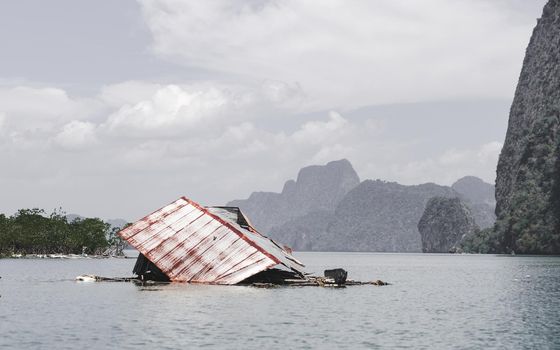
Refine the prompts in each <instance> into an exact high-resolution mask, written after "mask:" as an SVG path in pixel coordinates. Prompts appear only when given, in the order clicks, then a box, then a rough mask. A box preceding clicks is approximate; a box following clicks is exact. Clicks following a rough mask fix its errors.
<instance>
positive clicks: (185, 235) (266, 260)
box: [119, 197, 306, 284]
mask: <svg viewBox="0 0 560 350" xmlns="http://www.w3.org/2000/svg"><path fill="white" fill-rule="evenodd" d="M119 235H120V236H121V237H122V238H123V239H124V240H125V241H127V242H128V243H129V244H130V245H131V246H133V247H134V248H136V249H137V250H138V251H139V252H140V255H139V256H138V260H137V261H136V265H135V266H134V270H133V272H134V273H135V274H137V275H138V276H139V278H140V279H142V280H155V281H172V282H191V283H212V284H238V283H255V282H257V283H262V282H265V283H281V282H282V281H285V280H290V279H299V280H305V278H306V277H305V272H304V270H303V268H304V265H303V264H302V263H301V262H299V261H298V260H297V259H296V258H294V257H293V256H292V255H291V254H290V252H289V249H288V248H283V247H281V246H280V245H279V244H277V243H276V242H274V241H273V240H271V239H270V238H268V237H266V236H264V235H262V234H260V233H259V232H258V231H257V230H256V229H255V228H254V227H253V226H252V225H251V222H250V221H249V220H248V219H247V218H246V217H245V215H243V213H242V212H241V210H240V209H239V208H237V207H203V206H201V205H200V204H198V203H196V202H194V201H192V200H190V199H188V198H185V197H181V198H179V199H178V200H176V201H175V202H173V203H171V204H169V205H167V206H165V207H163V208H161V209H159V210H156V211H155V212H153V213H152V214H149V215H148V216H146V217H144V218H143V219H141V220H139V221H137V222H135V223H134V224H133V225H131V226H128V227H127V228H125V229H123V230H121V231H120V232H119Z"/></svg>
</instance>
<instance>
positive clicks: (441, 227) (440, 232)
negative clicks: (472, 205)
mask: <svg viewBox="0 0 560 350" xmlns="http://www.w3.org/2000/svg"><path fill="white" fill-rule="evenodd" d="M478 229H479V228H478V226H477V225H476V223H475V219H474V217H473V215H472V214H471V211H470V209H469V207H468V206H467V205H466V204H465V203H464V202H463V201H462V200H461V199H460V198H445V197H434V198H431V199H430V200H429V201H428V203H427V205H426V210H425V211H424V214H423V215H422V217H421V218H420V221H419V222H418V231H419V232H420V236H421V239H422V251H423V252H424V253H447V252H449V251H451V250H452V248H455V247H456V246H457V244H458V243H459V242H460V241H461V239H462V238H464V237H467V236H470V235H473V234H474V233H475V232H476V231H477V230H478Z"/></svg>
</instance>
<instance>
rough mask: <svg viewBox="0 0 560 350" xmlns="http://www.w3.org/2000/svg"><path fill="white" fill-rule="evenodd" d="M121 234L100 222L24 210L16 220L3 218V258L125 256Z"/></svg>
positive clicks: (0, 250) (0, 253)
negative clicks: (78, 255)
mask: <svg viewBox="0 0 560 350" xmlns="http://www.w3.org/2000/svg"><path fill="white" fill-rule="evenodd" d="M119 230H120V227H114V226H111V224H109V223H107V222H105V221H103V220H101V219H99V218H82V217H76V218H74V219H71V220H69V218H68V217H67V215H66V214H65V213H64V212H63V211H62V210H54V211H53V212H52V213H50V214H47V213H46V211H45V210H43V209H38V208H34V209H20V210H18V211H17V212H16V213H15V214H14V215H12V216H6V215H4V214H0V257H23V256H44V255H69V254H81V255H104V256H122V255H123V252H122V251H123V249H124V247H125V243H124V242H123V241H122V240H121V238H120V237H119V236H118V235H117V232H118V231H119Z"/></svg>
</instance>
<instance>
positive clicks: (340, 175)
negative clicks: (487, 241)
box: [228, 160, 494, 252]
mask: <svg viewBox="0 0 560 350" xmlns="http://www.w3.org/2000/svg"><path fill="white" fill-rule="evenodd" d="M358 182H359V179H358V175H357V174H356V173H355V171H354V169H353V168H352V165H351V164H350V163H349V162H348V161H346V160H341V161H335V162H331V163H328V164H327V165H325V166H311V167H307V168H303V169H302V170H301V171H300V172H299V175H298V177H297V180H296V181H293V180H290V181H288V182H286V184H285V185H284V189H283V191H282V192H281V193H271V192H255V193H253V194H252V195H251V196H250V197H249V199H246V200H236V201H232V202H230V203H228V205H233V206H239V207H241V209H242V210H243V211H244V212H245V213H246V214H247V215H248V216H249V218H250V219H251V221H252V222H253V224H254V225H255V227H256V228H257V229H259V230H260V231H261V232H263V233H264V234H266V235H268V236H270V237H271V238H273V239H275V240H277V241H278V242H281V243H282V244H287V245H288V246H290V247H292V248H293V249H295V250H314V251H384V252H420V251H422V241H421V236H420V233H419V231H418V227H417V226H418V221H419V220H420V218H421V217H422V214H423V213H424V209H425V207H426V203H427V202H428V200H429V199H430V198H432V197H435V196H440V197H449V198H455V197H461V198H463V199H464V201H465V203H466V205H467V206H468V207H469V208H470V209H471V211H472V212H474V213H479V214H480V215H479V216H475V218H479V217H480V218H482V219H480V220H481V221H482V222H483V224H484V225H488V226H491V225H492V224H493V223H494V218H493V216H492V215H493V214H492V210H493V209H492V208H491V207H490V206H489V204H488V203H490V204H491V203H492V199H493V186H492V185H489V184H486V183H484V182H483V181H482V180H480V179H478V178H475V177H466V178H463V179H461V180H459V181H457V182H456V183H455V184H454V187H455V188H457V190H458V191H455V190H454V189H453V188H451V187H447V186H439V185H436V184H423V185H417V186H404V185H400V184H398V183H395V182H386V181H379V180H378V181H371V180H366V181H364V182H362V183H360V184H359V185H358ZM467 198H470V199H467ZM484 215H486V217H485V216H484Z"/></svg>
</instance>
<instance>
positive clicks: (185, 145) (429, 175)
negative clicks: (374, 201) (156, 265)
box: [0, 81, 501, 216]
mask: <svg viewBox="0 0 560 350" xmlns="http://www.w3.org/2000/svg"><path fill="white" fill-rule="evenodd" d="M18 91H19V92H18V93H21V92H22V91H23V92H25V93H26V94H27V95H26V96H27V99H26V103H25V104H23V103H21V104H18V106H17V109H16V108H15V107H14V108H4V109H2V108H0V110H3V111H2V112H0V117H1V116H2V115H5V118H4V119H5V123H4V126H3V127H2V128H1V129H0V133H2V141H3V142H2V152H0V162H1V163H2V164H4V165H5V167H3V171H4V172H3V176H4V179H5V180H6V179H11V180H10V181H11V182H5V183H14V181H15V182H17V181H24V183H27V184H29V183H31V184H34V185H28V187H26V186H23V187H24V188H25V191H29V193H32V192H31V191H34V192H37V193H39V192H40V193H47V192H48V189H51V188H53V189H54V188H57V189H59V191H60V192H61V193H62V192H64V191H66V192H64V193H65V194H64V195H63V197H64V198H66V200H64V202H61V203H56V204H55V205H64V206H66V203H68V201H75V202H77V203H81V202H80V199H79V197H78V196H82V198H83V197H84V196H87V197H88V198H96V200H93V199H92V200H93V202H92V204H91V206H92V207H94V206H97V207H98V206H99V203H105V202H106V201H107V198H117V197H125V196H129V197H132V198H138V196H146V201H137V203H134V204H130V205H131V206H132V207H129V209H128V211H127V212H128V213H130V212H132V211H136V210H137V211H138V214H139V213H141V212H142V211H144V210H149V209H153V208H151V205H153V203H156V202H157V203H161V202H165V201H167V200H172V199H174V197H176V196H177V195H181V194H186V195H189V196H192V197H193V198H194V199H199V200H201V201H203V202H205V203H209V204H210V203H215V204H224V203H225V201H227V200H229V199H233V198H239V197H243V196H246V195H248V194H249V193H250V192H251V191H254V190H280V189H281V186H282V184H283V182H284V181H285V180H286V179H289V178H291V177H294V176H295V175H296V174H297V171H298V170H299V169H300V168H301V167H303V166H306V165H311V164H321V163H326V162H328V161H330V160H333V159H340V158H348V159H349V160H350V161H351V162H352V163H353V164H354V166H355V167H356V170H357V171H358V173H359V174H360V175H361V177H362V178H381V179H386V180H393V181H399V182H402V183H408V184H413V183H420V182H427V181H433V182H436V183H442V184H450V183H451V182H453V181H455V180H456V179H457V178H459V177H462V176H464V175H467V174H472V175H477V176H480V177H482V178H484V179H485V180H487V181H492V180H493V176H491V174H493V171H494V169H495V165H496V161H497V155H498V153H499V150H500V148H501V144H500V143H498V142H489V143H488V142H486V143H484V144H481V145H480V146H476V147H466V148H450V147H452V146H453V144H445V143H442V144H438V145H439V146H438V148H437V150H438V151H436V153H432V154H431V155H430V156H428V157H425V156H424V155H422V156H420V155H419V152H420V151H421V150H422V149H423V148H426V142H433V141H422V140H426V135H418V136H419V139H418V140H414V139H410V140H409V139H403V137H402V136H400V134H399V132H400V129H399V128H401V127H402V128H405V127H406V121H404V123H405V124H403V123H400V124H399V123H396V124H393V125H390V126H387V125H386V123H388V119H386V118H385V119H384V118H382V117H376V116H363V117H360V118H353V117H348V116H347V115H346V113H339V112H337V111H336V110H332V111H330V112H322V113H316V114H313V115H304V114H297V113H295V112H294V111H297V110H298V108H299V107H298V102H297V101H298V100H300V99H301V96H302V94H301V91H299V90H298V88H297V86H292V85H285V84H283V83H277V82H266V81H265V82H263V83H260V84H256V85H254V86H253V87H250V86H233V85H227V84H223V83H210V82H206V83H204V84H201V83H196V84H183V85H173V84H167V85H165V84H154V83H148V82H125V83H121V84H117V85H112V86H106V87H104V88H103V89H102V90H101V91H100V92H99V94H98V95H97V96H94V97H91V98H89V99H81V98H72V97H69V96H68V94H67V93H66V92H65V91H63V90H57V89H53V90H49V89H46V90H43V89H39V90H34V88H20V89H18ZM12 93H13V92H12ZM38 103H39V104H41V105H44V106H46V105H50V106H52V107H53V109H54V110H56V111H58V112H53V109H51V110H49V111H47V112H48V113H46V114H41V113H40V112H41V111H42V108H38V107H37V104H38ZM8 106H9V105H8ZM26 106H28V108H26ZM0 107H3V106H2V105H0ZM87 107H89V108H90V109H89V110H88V108H87ZM81 110H84V111H85V112H80V111H81ZM4 111H7V112H4ZM101 112H104V113H101ZM10 113H11V114H10ZM49 113H51V114H49ZM57 113H58V114H57ZM271 115H273V116H275V118H277V121H278V120H279V121H280V122H281V123H280V124H275V123H271V124H269V123H268V120H267V118H268V117H269V116H271ZM16 116H18V117H16ZM282 117H284V118H289V125H290V126H286V125H285V124H284V121H285V119H283V118H282ZM0 119H2V118H0ZM45 120H46V121H47V122H46V124H45V125H47V126H48V127H42V128H37V127H36V125H38V124H40V122H41V121H45ZM434 128H437V125H434V126H433V128H431V129H430V130H433V129H434ZM2 130H3V131H2ZM412 131H413V132H412V134H413V135H414V131H415V130H412ZM409 132H410V130H409ZM429 136H431V135H429ZM466 137H467V138H469V139H470V137H469V136H466ZM428 139H430V138H428ZM419 140H420V141H419ZM422 142H424V143H422ZM446 148H448V150H446V151H445V149H446ZM61 150H64V151H71V152H60V151H61ZM437 152H439V153H437ZM424 153H425V152H424ZM39 174H40V175H39ZM6 181H7V180H6ZM45 184H48V186H46V185H45ZM103 184H108V185H106V187H104V185H103ZM0 185H2V184H0ZM42 186H43V187H42ZM20 188H21V186H20ZM0 189H1V190H2V191H6V190H7V189H6V188H2V187H0ZM108 192H110V194H108ZM10 193H12V192H10ZM14 193H15V192H14ZM18 193H21V190H18ZM53 193H54V192H53ZM45 196H46V197H45V198H62V197H61V196H62V195H61V196H58V195H57V196H54V195H53V196H50V195H48V196H47V195H45ZM111 196H113V197H111ZM12 197H13V198H16V199H17V198H19V197H20V196H16V195H13V196H12ZM12 197H10V198H12ZM57 200H58V199H57ZM60 200H61V201H62V200H63V199H60ZM17 203H19V202H17ZM110 209H113V210H121V209H120V207H117V206H110V205H109V206H107V207H105V206H103V208H101V209H98V210H107V212H108V214H106V215H107V216H113V215H114V214H111V213H110V212H109V211H110ZM119 215H120V214H119Z"/></svg>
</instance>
